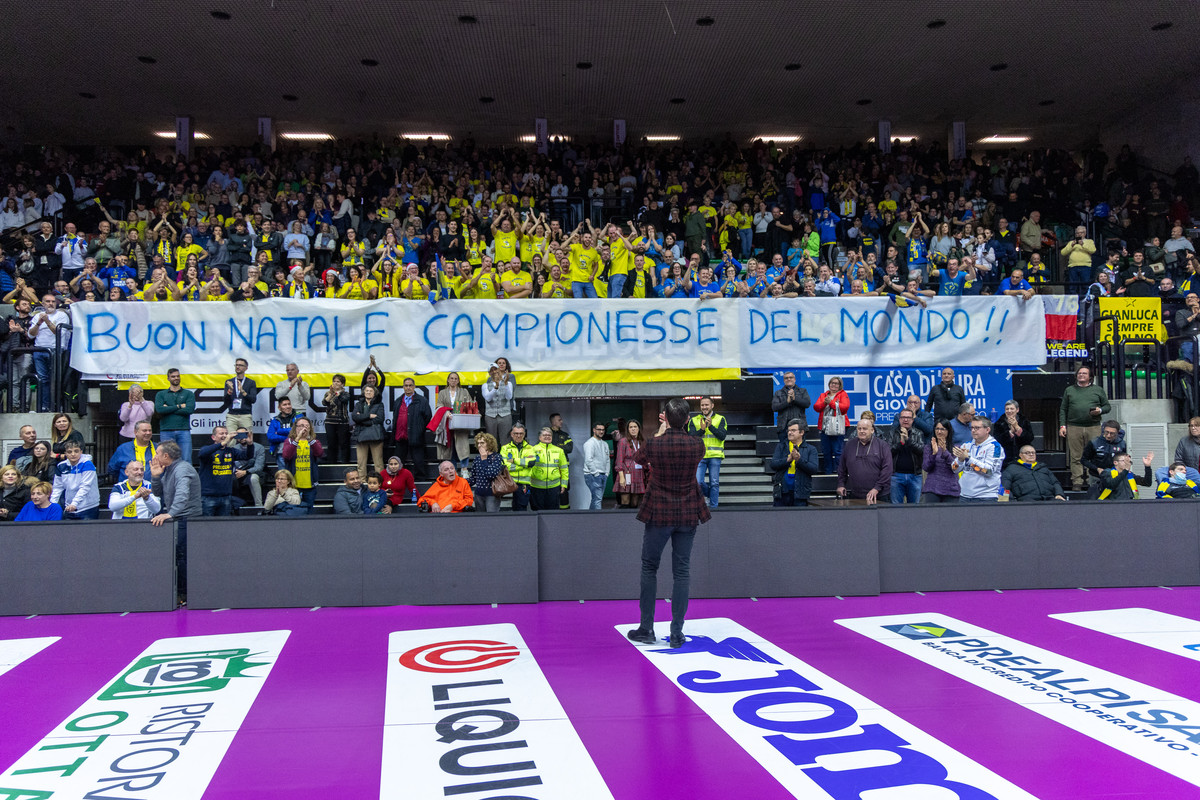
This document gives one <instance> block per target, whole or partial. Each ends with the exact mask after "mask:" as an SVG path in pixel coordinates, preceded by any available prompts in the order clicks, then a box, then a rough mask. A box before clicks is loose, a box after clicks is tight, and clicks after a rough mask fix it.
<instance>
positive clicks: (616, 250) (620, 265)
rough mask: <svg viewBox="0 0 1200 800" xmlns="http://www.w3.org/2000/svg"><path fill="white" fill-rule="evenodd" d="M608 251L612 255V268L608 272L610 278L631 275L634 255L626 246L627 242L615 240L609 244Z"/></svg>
mask: <svg viewBox="0 0 1200 800" xmlns="http://www.w3.org/2000/svg"><path fill="white" fill-rule="evenodd" d="M608 249H609V252H610V253H611V254H612V266H611V267H610V268H609V270H608V274H609V277H611V276H613V275H627V274H629V268H630V267H631V266H633V254H632V253H630V252H629V248H627V247H626V246H625V241H624V240H623V239H620V238H616V239H613V240H612V241H611V242H609V244H608Z"/></svg>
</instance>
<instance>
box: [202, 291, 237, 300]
mask: <svg viewBox="0 0 1200 800" xmlns="http://www.w3.org/2000/svg"><path fill="white" fill-rule="evenodd" d="M231 297H233V292H225V293H224V294H211V293H209V292H205V293H204V299H205V300H228V299H229V298H231Z"/></svg>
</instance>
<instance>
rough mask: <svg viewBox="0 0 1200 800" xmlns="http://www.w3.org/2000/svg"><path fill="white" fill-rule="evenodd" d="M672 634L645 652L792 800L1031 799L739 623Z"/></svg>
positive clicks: (623, 629) (696, 625) (699, 625)
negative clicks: (673, 638)
mask: <svg viewBox="0 0 1200 800" xmlns="http://www.w3.org/2000/svg"><path fill="white" fill-rule="evenodd" d="M635 627H637V626H636V625H618V626H616V628H617V630H618V631H620V633H621V635H622V638H625V636H626V635H627V634H628V633H629V631H631V630H633V629H634V628H635ZM667 628H668V623H665V622H664V623H660V624H659V625H657V626H656V631H655V633H656V634H657V635H658V636H660V637H663V638H662V639H661V640H660V641H661V644H659V645H658V646H651V647H639V648H638V649H639V650H640V651H641V652H642V654H643V655H645V656H646V658H647V659H649V660H650V662H651V663H652V664H654V666H656V667H658V669H659V670H661V671H662V673H663V674H664V675H666V676H667V678H668V679H669V680H670V681H671V682H672V683H673V684H675V685H676V686H677V687H678V688H679V689H680V690H681V691H682V692H683V693H684V694H686V695H687V696H688V697H689V698H690V699H691V700H692V702H694V703H695V704H696V705H697V706H699V707H700V709H701V710H702V711H703V712H704V713H705V714H707V715H708V716H709V717H711V718H712V720H713V721H714V722H716V723H717V724H718V725H720V726H721V728H722V729H723V730H724V731H725V732H726V733H727V734H729V736H730V738H732V739H733V740H734V741H735V742H737V744H738V745H740V746H741V747H742V748H743V749H744V750H745V751H746V752H747V753H749V754H750V755H751V756H752V757H753V758H754V760H755V761H757V762H758V763H759V764H761V765H762V766H763V768H764V769H766V770H767V771H768V772H770V773H771V775H772V776H774V777H775V779H776V780H778V781H779V783H780V784H782V785H783V788H784V789H785V790H786V791H787V792H788V793H789V794H790V795H791V796H792V797H802V798H805V799H806V800H810V799H812V800H815V798H825V799H826V800H850V798H865V797H871V796H876V795H877V796H878V797H879V798H881V799H882V798H884V797H887V798H897V800H899V798H913V799H914V800H915V799H916V798H920V799H921V800H924V799H925V798H935V797H937V798H942V797H959V798H968V797H969V798H975V799H976V800H985V798H991V799H992V800H1030V799H1031V798H1032V797H1033V795H1031V794H1029V793H1028V792H1026V791H1025V790H1023V789H1021V788H1019V787H1017V786H1015V785H1013V784H1012V783H1010V782H1009V781H1007V780H1005V779H1004V778H1003V777H1001V776H999V775H997V774H996V773H994V772H992V771H991V770H989V769H987V768H986V767H984V766H983V765H981V764H979V763H977V762H975V761H972V760H971V759H970V758H968V757H967V756H965V755H963V754H962V753H960V752H958V751H957V750H954V749H953V748H951V747H949V746H948V745H946V744H945V743H943V742H941V741H939V740H938V739H936V738H934V737H933V736H930V735H929V734H928V733H926V732H925V731H923V730H921V729H920V728H918V727H916V726H915V725H912V724H910V723H908V722H906V721H905V720H903V719H901V718H900V717H899V716H897V715H896V714H894V713H892V712H891V711H889V710H887V709H886V708H881V707H880V706H879V705H878V704H877V703H875V702H874V701H872V700H870V699H868V698H866V697H863V696H862V695H861V694H859V693H858V692H855V691H854V690H852V689H851V688H850V687H848V686H845V685H844V684H841V683H838V682H837V681H835V680H834V679H833V678H831V677H830V676H829V675H826V674H825V673H823V672H820V671H819V670H817V669H816V668H815V667H813V666H812V665H811V664H808V663H807V662H804V661H801V660H800V659H798V658H796V657H795V656H794V655H792V654H791V653H788V652H787V651H785V650H783V649H782V648H780V647H777V646H776V645H774V644H772V643H771V642H769V641H767V640H765V639H763V638H762V637H761V636H758V635H756V634H755V633H754V632H753V631H750V630H749V629H747V628H744V627H742V626H741V625H739V624H738V623H736V622H734V621H733V620H730V619H724V618H717V619H698V620H691V619H689V620H688V622H687V633H688V636H687V641H686V642H684V645H683V647H681V648H678V649H671V648H668V647H667V643H666V638H665V634H666V633H667Z"/></svg>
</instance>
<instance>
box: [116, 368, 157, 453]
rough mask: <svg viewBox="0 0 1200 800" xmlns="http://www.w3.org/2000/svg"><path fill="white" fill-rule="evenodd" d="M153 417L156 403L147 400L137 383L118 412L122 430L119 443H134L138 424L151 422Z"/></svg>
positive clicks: (131, 388)
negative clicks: (134, 434) (134, 433)
mask: <svg viewBox="0 0 1200 800" xmlns="http://www.w3.org/2000/svg"><path fill="white" fill-rule="evenodd" d="M153 415H154V403H151V402H150V401H149V400H147V399H146V396H145V393H144V392H143V390H142V387H141V386H139V385H138V384H136V383H135V384H133V385H131V386H130V387H129V399H128V400H127V401H125V402H124V403H121V410H120V411H118V412H117V416H118V417H120V418H121V429H120V430H119V431H117V438H118V439H119V441H120V442H121V443H124V442H129V441H132V440H133V432H134V431H135V430H137V424H138V423H139V422H142V421H143V420H145V421H149V420H150V417H152V416H153Z"/></svg>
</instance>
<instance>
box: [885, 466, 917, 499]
mask: <svg viewBox="0 0 1200 800" xmlns="http://www.w3.org/2000/svg"><path fill="white" fill-rule="evenodd" d="M906 499H907V501H908V502H910V503H919V502H920V501H921V473H919V472H918V473H916V474H914V475H909V474H906V473H903V472H893V473H892V502H893V503H896V504H899V503H903V502H905V500H906Z"/></svg>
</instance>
